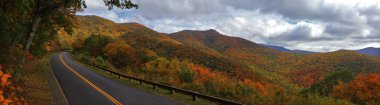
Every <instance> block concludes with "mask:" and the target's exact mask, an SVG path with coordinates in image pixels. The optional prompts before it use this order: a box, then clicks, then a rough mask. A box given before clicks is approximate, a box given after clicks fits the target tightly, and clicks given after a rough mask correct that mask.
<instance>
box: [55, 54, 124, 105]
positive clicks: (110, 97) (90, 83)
mask: <svg viewBox="0 0 380 105" xmlns="http://www.w3.org/2000/svg"><path fill="white" fill-rule="evenodd" d="M59 58H60V60H61V62H62V64H63V65H64V66H66V67H67V68H68V69H69V70H70V71H72V72H73V73H74V74H76V75H77V76H78V77H79V78H80V79H82V80H83V81H84V82H86V83H87V84H89V85H90V86H91V87H93V88H94V89H95V90H97V91H98V92H100V93H102V94H103V95H104V96H106V97H107V98H108V99H109V100H111V101H112V102H113V103H114V104H115V105H122V104H121V103H120V102H119V101H117V100H116V99H115V98H113V97H112V96H111V95H109V94H108V93H106V92H104V91H103V90H102V89H100V88H99V87H98V86H96V85H95V84H93V83H92V82H91V81H89V80H87V79H86V78H85V77H83V76H82V75H80V74H79V73H78V72H76V71H75V70H74V69H73V68H71V67H70V66H68V65H67V64H66V63H65V61H63V59H62V54H60V55H59Z"/></svg>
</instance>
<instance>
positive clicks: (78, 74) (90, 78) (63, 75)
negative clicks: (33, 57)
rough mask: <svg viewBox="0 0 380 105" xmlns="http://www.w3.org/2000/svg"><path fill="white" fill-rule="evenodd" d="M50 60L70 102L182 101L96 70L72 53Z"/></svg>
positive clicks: (146, 104)
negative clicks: (120, 80) (74, 57)
mask: <svg viewBox="0 0 380 105" xmlns="http://www.w3.org/2000/svg"><path fill="white" fill-rule="evenodd" d="M50 63H51V66H52V68H53V72H54V74H55V75H56V77H57V80H58V81H59V83H60V85H61V87H62V90H63V91H64V93H65V96H66V98H67V100H68V102H69V104H70V105H115V104H116V105H179V104H180V103H178V102H176V101H173V100H170V99H167V98H165V97H161V96H157V95H154V94H151V93H148V92H144V91H141V90H138V89H135V88H132V87H130V86H128V85H125V84H122V83H119V82H117V81H114V80H112V79H109V78H106V77H103V76H101V75H99V74H97V73H94V72H93V71H91V70H89V69H87V68H86V67H84V66H82V65H79V64H77V63H76V62H74V61H72V60H71V59H70V58H69V54H68V53H63V54H61V55H54V56H53V58H52V60H51V61H50Z"/></svg>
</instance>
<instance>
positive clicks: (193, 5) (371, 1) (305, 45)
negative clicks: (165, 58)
mask: <svg viewBox="0 0 380 105" xmlns="http://www.w3.org/2000/svg"><path fill="white" fill-rule="evenodd" d="M132 1H133V2H134V3H136V4H138V5H139V9H132V10H120V9H113V10H111V11H108V10H107V7H105V6H104V3H103V0H86V4H87V6H88V8H87V9H85V10H84V12H81V13H78V14H79V15H97V16H101V17H104V18H107V19H110V20H112V21H115V22H118V23H123V22H138V23H141V24H144V25H146V26H148V27H150V28H152V29H154V30H156V31H158V32H163V33H173V32H177V31H180V30H207V29H215V30H217V31H219V32H220V33H222V34H225V35H229V36H238V37H242V38H245V39H248V40H251V41H253V42H257V43H264V44H270V45H280V46H284V47H286V48H289V49H301V50H309V51H321V52H326V51H334V50H338V49H361V48H365V47H380V0H132Z"/></svg>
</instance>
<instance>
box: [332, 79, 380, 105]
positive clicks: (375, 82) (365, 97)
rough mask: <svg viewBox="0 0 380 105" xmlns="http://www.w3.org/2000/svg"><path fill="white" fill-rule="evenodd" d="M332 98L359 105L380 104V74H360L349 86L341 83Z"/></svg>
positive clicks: (335, 88) (335, 87)
mask: <svg viewBox="0 0 380 105" xmlns="http://www.w3.org/2000/svg"><path fill="white" fill-rule="evenodd" d="M332 96H334V97H339V98H344V99H351V100H352V101H354V102H358V103H373V102H375V103H380V100H379V99H380V74H379V73H375V74H359V75H358V76H357V77H356V78H355V79H354V80H353V81H351V82H350V83H348V84H344V83H339V85H337V86H334V91H333V93H332Z"/></svg>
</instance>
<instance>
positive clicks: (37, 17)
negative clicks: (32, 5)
mask: <svg viewBox="0 0 380 105" xmlns="http://www.w3.org/2000/svg"><path fill="white" fill-rule="evenodd" d="M40 22H41V15H40V14H36V15H35V16H34V17H33V21H32V27H31V30H30V33H29V35H28V39H27V41H26V43H25V45H24V57H23V58H22V60H21V63H22V64H24V63H25V61H26V59H27V56H28V55H29V49H30V46H31V45H32V43H33V37H34V35H35V34H36V30H37V28H38V25H39V24H40Z"/></svg>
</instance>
